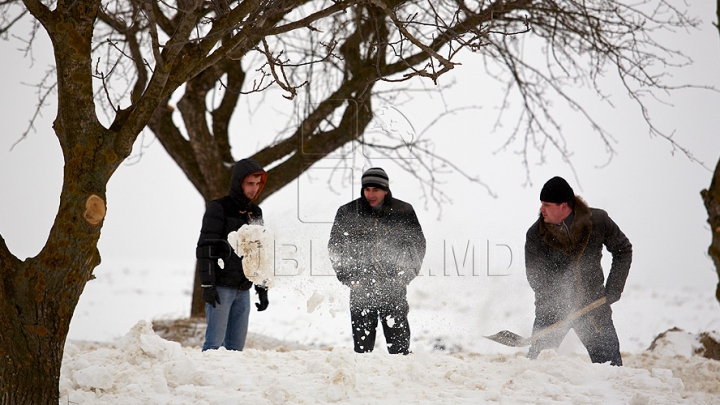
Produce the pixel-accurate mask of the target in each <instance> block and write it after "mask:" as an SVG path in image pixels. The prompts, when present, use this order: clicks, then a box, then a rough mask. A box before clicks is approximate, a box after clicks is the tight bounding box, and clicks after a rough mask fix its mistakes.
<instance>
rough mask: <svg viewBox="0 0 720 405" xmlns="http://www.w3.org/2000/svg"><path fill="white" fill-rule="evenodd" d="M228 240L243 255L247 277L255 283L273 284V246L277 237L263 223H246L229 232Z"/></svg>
mask: <svg viewBox="0 0 720 405" xmlns="http://www.w3.org/2000/svg"><path fill="white" fill-rule="evenodd" d="M228 242H229V243H230V246H232V248H233V250H234V251H235V253H236V254H237V255H238V256H240V257H242V261H243V271H244V272H245V277H247V278H248V280H250V281H252V282H253V283H255V284H259V285H263V286H266V287H272V285H273V270H274V260H273V257H274V255H273V247H274V243H275V239H274V237H273V235H272V234H271V232H267V230H266V229H265V227H263V226H261V225H244V226H242V227H240V229H238V230H237V231H233V232H230V233H229V234H228Z"/></svg>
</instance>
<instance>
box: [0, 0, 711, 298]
mask: <svg viewBox="0 0 720 405" xmlns="http://www.w3.org/2000/svg"><path fill="white" fill-rule="evenodd" d="M698 3H699V2H698ZM692 7H693V11H694V13H695V14H697V15H698V16H700V17H701V18H702V19H703V26H702V29H701V31H699V32H693V33H692V35H685V34H680V33H679V34H678V37H677V41H678V42H677V45H678V47H681V48H682V49H683V50H684V51H685V52H686V53H687V54H688V55H689V56H691V57H692V58H693V59H694V60H695V63H696V64H695V65H694V66H692V67H687V68H684V69H682V70H681V71H678V72H675V73H674V76H675V77H676V78H677V81H678V82H679V83H683V82H684V81H687V80H692V81H694V82H695V83H697V84H703V85H714V86H716V87H718V88H720V77H719V76H720V75H718V74H717V67H718V66H720V39H719V36H718V33H717V30H716V29H715V28H714V27H713V26H712V25H711V22H712V21H714V20H713V18H714V15H715V10H714V9H713V8H712V7H713V6H712V5H709V4H704V5H698V6H695V5H693V6H692ZM703 7H704V8H703ZM19 46H20V45H19V42H18V41H16V40H11V41H9V42H8V41H3V42H2V43H0V51H1V52H2V54H3V55H4V56H5V58H4V60H3V66H2V68H1V69H3V71H4V73H5V74H2V75H0V88H2V89H3V90H4V94H6V95H9V96H6V97H3V98H2V99H0V114H2V118H3V123H4V125H3V133H2V136H0V234H1V235H2V236H3V237H4V238H5V240H6V242H7V243H8V245H9V247H10V249H11V251H12V252H13V253H14V254H15V255H16V256H18V257H19V258H20V259H24V258H26V257H30V256H34V255H36V254H37V253H38V252H39V250H40V249H41V248H42V246H43V245H44V244H45V241H46V239H47V235H48V232H49V229H50V226H51V225H52V222H53V220H54V216H55V214H56V212H57V206H58V199H59V192H60V186H61V181H62V165H63V163H62V155H61V152H60V148H59V145H58V142H57V139H56V137H55V135H54V133H53V132H52V128H51V124H52V119H53V118H54V110H53V108H52V107H51V108H48V109H47V110H45V111H44V114H43V117H42V119H40V120H39V121H37V122H36V131H32V132H30V134H29V136H28V137H27V139H25V140H23V141H21V142H19V143H18V144H17V145H16V146H15V147H14V149H12V151H11V150H10V149H11V147H12V145H13V144H15V143H16V142H17V141H18V140H19V139H20V137H21V134H22V132H23V131H24V130H25V128H26V126H27V123H28V121H29V119H30V118H31V116H32V114H33V112H34V107H35V104H36V97H35V95H34V88H33V87H32V86H27V85H22V84H20V83H35V82H37V81H38V79H39V77H41V76H42V74H43V73H44V71H45V70H46V68H47V65H48V64H49V63H51V62H52V61H51V60H49V59H48V58H49V56H50V52H49V51H42V52H41V51H36V52H35V57H36V63H35V64H34V65H32V64H31V63H30V61H29V60H28V59H23V58H22V53H21V52H18V51H16V49H17V48H18V47H19ZM464 62H465V63H464V65H462V66H459V67H458V68H456V71H455V73H454V74H455V76H454V77H455V78H456V80H457V81H458V82H459V83H460V85H457V86H455V87H454V88H453V89H452V90H449V91H446V92H445V93H444V94H443V97H442V98H441V97H439V96H438V95H437V94H430V95H425V96H423V95H416V99H415V100H414V101H413V102H412V103H409V104H404V105H402V106H400V107H399V109H400V110H401V111H402V112H403V113H404V114H405V115H406V116H407V117H408V119H409V120H410V121H411V122H412V123H413V125H414V127H415V128H416V129H420V128H424V126H425V125H426V123H427V119H428V117H429V116H434V114H435V113H436V112H437V111H438V110H439V109H441V108H442V101H443V100H444V102H445V103H446V104H447V105H448V106H449V108H453V107H462V106H466V105H469V104H477V105H481V106H482V107H483V109H481V110H479V111H478V110H469V111H465V112H462V113H458V114H456V115H454V116H452V117H448V118H446V119H443V120H441V121H440V122H439V123H438V124H437V125H435V126H434V127H433V128H432V129H431V130H430V131H429V134H430V135H431V137H432V139H433V141H434V142H435V143H436V146H437V151H438V152H440V153H441V154H444V155H446V156H449V157H451V158H452V160H453V162H454V163H455V164H457V165H458V166H460V167H462V168H463V169H464V170H465V171H466V172H468V173H470V174H473V175H478V176H479V177H480V178H481V179H482V180H483V181H484V182H485V183H487V184H488V185H489V186H490V187H491V188H492V190H493V191H494V192H495V193H497V195H498V197H497V198H492V197H490V196H489V195H488V193H487V192H486V191H485V190H484V189H483V188H482V187H479V186H477V185H473V184H470V183H469V182H468V181H467V180H464V179H463V178H461V177H460V176H458V175H456V174H441V175H440V179H441V181H442V183H443V184H442V185H441V187H442V188H443V190H444V191H445V192H446V193H448V194H449V195H450V196H451V198H452V199H453V203H452V204H446V205H443V207H442V213H440V212H439V211H438V209H437V207H436V206H435V205H433V204H432V203H431V204H428V205H427V207H425V205H424V204H423V202H422V201H421V193H420V192H419V191H418V186H417V183H416V182H415V180H413V179H412V178H410V177H409V176H407V175H405V174H403V173H401V171H400V170H399V169H398V168H397V167H394V166H393V165H392V163H391V162H387V161H381V160H376V161H374V162H373V163H374V164H375V165H379V166H383V167H385V168H386V170H387V171H388V172H389V175H390V179H391V188H392V189H393V192H394V194H395V196H396V197H398V198H400V199H403V200H406V201H408V202H410V203H412V204H413V205H414V206H415V207H416V211H417V212H418V216H419V217H420V221H421V223H422V225H423V227H424V229H425V233H426V236H427V238H428V241H429V246H428V249H429V250H428V258H427V259H426V263H425V267H426V269H425V271H426V272H427V273H431V272H436V273H437V272H438V271H441V270H438V269H440V267H442V266H443V263H444V262H443V252H446V250H445V247H446V246H447V243H448V241H450V243H451V244H454V245H456V246H459V245H460V244H461V242H460V241H463V240H467V239H473V240H475V241H485V240H491V241H494V242H502V243H507V244H508V245H510V246H511V247H512V248H513V251H514V252H517V253H518V254H521V253H522V246H523V243H524V234H525V231H526V229H527V228H528V227H529V226H530V225H531V224H532V222H533V221H534V220H535V219H536V216H537V209H538V206H539V201H538V195H539V192H540V188H541V187H542V184H543V183H544V182H545V181H546V180H547V179H548V178H550V177H552V176H554V175H561V176H563V177H565V178H566V179H567V180H568V181H569V182H570V184H571V185H572V186H573V187H574V188H575V191H576V193H577V194H579V195H581V196H583V197H584V198H585V199H586V200H587V201H588V203H589V204H590V205H591V206H594V207H599V208H604V209H606V210H607V211H608V212H609V214H610V216H611V217H612V218H613V219H614V220H615V221H616V222H617V223H618V224H619V226H620V227H621V229H622V230H623V231H624V232H625V233H626V234H627V235H628V237H629V238H630V240H631V242H632V243H633V245H634V248H635V257H634V262H633V267H632V269H631V275H630V278H629V280H628V282H629V283H632V284H652V285H657V286H662V287H667V288H675V287H677V286H683V285H692V286H698V285H701V286H706V287H707V291H708V293H712V291H713V290H714V284H715V283H716V281H717V278H716V276H715V274H714V268H713V266H712V262H711V261H710V260H709V259H708V258H707V255H706V253H705V252H706V250H707V246H708V244H709V242H710V231H709V229H708V225H707V223H706V218H707V215H706V213H705V209H704V206H703V204H702V200H701V198H700V194H699V193H700V190H701V189H703V188H706V187H708V186H709V184H710V179H711V176H712V172H711V170H707V169H705V168H703V167H701V166H700V165H698V164H697V163H692V162H690V161H688V159H687V158H685V157H684V156H682V155H678V154H676V155H675V156H673V155H672V153H671V152H672V149H671V147H670V146H669V144H668V143H667V142H666V141H663V140H661V139H657V138H654V139H653V138H650V137H649V136H648V135H647V133H648V132H647V128H646V127H645V126H644V123H643V122H642V120H641V119H640V116H639V110H638V108H637V107H636V106H635V105H634V104H633V103H632V102H630V101H628V100H627V99H626V97H625V95H624V93H623V91H622V90H621V89H619V88H617V87H615V88H614V89H613V90H610V93H612V96H613V102H614V104H615V108H614V109H612V108H609V107H608V106H606V105H603V104H599V103H597V102H596V100H595V96H594V95H593V94H592V93H590V92H587V91H586V92H585V93H584V94H586V97H587V98H588V102H589V103H591V105H592V107H591V112H593V113H597V116H596V118H597V119H598V121H599V122H600V123H601V124H602V125H604V126H606V128H607V129H608V130H609V131H610V132H611V133H612V134H613V135H614V136H615V139H616V140H617V144H616V145H614V146H615V149H616V151H617V152H618V155H617V156H616V157H615V158H614V159H613V160H612V162H611V163H610V164H609V165H608V166H607V167H603V168H599V166H601V165H603V163H605V161H606V160H607V156H606V155H605V154H604V153H603V150H602V146H601V144H600V143H599V142H598V141H597V139H596V138H595V137H594V135H592V134H591V133H590V130H589V129H588V127H587V126H586V125H584V124H583V123H582V122H580V120H579V119H578V118H577V117H573V116H572V115H571V114H567V117H565V116H563V125H564V128H566V129H567V139H568V142H569V144H570V149H571V150H573V151H574V152H575V155H574V156H573V158H572V162H573V164H574V166H575V169H576V171H577V174H578V179H579V181H580V183H578V181H577V180H576V179H575V177H574V175H573V173H572V172H571V170H570V168H569V167H568V166H567V165H566V164H565V163H564V162H562V160H561V159H560V158H559V157H558V156H552V155H551V156H550V159H549V160H548V162H547V163H545V164H544V165H534V163H537V162H533V166H532V167H531V173H530V175H531V179H532V185H531V186H525V185H524V183H525V173H524V171H523V169H522V167H521V166H520V163H521V160H520V158H519V157H518V156H517V155H516V154H515V153H514V151H515V150H516V149H517V147H518V145H513V146H511V147H510V148H509V149H508V150H506V151H500V152H498V153H493V152H495V151H496V150H497V149H498V148H499V147H500V146H501V145H502V144H503V143H504V142H505V140H506V138H507V135H508V131H509V130H510V128H511V127H512V125H511V123H510V122H507V123H506V125H505V126H504V127H502V128H500V129H498V130H497V131H495V132H492V131H491V129H492V123H493V117H494V112H495V111H494V110H495V108H496V107H497V104H498V103H499V100H497V99H496V97H494V93H492V92H489V91H488V89H489V88H490V86H491V82H490V81H489V80H488V79H487V78H486V77H484V76H482V75H481V74H480V73H479V72H480V68H479V66H476V65H474V64H473V63H472V61H471V60H467V61H464ZM28 68H29V69H28ZM449 79H450V77H448V78H447V80H448V81H449ZM613 79H614V78H613ZM446 83H447V82H446ZM425 85H426V86H430V84H425ZM666 100H668V99H666ZM266 102H267V103H269V105H268V107H267V108H265V109H263V110H258V111H256V112H255V113H254V115H253V117H252V119H251V120H248V119H244V118H243V117H239V118H238V120H237V122H236V123H235V126H234V127H233V128H232V130H233V131H234V132H235V133H236V134H237V135H236V136H237V139H238V141H237V142H235V143H234V149H233V153H234V156H235V157H236V158H237V159H241V158H243V157H246V156H249V155H251V154H252V153H254V152H255V151H256V150H257V149H258V148H259V146H260V145H261V144H260V143H259V140H258V139H259V137H264V139H269V138H271V137H274V135H275V133H276V132H275V131H277V130H279V129H280V128H281V126H280V124H281V123H279V121H280V120H277V119H276V117H277V114H278V112H277V111H278V110H282V109H283V108H286V107H285V106H286V105H287V103H288V101H286V100H285V99H283V98H281V97H279V95H277V94H270V95H268V96H267V98H266ZM669 102H671V103H672V105H660V104H657V103H656V104H654V105H653V107H654V108H653V110H652V111H651V113H652V114H653V117H654V119H655V120H656V121H655V122H656V124H657V125H658V126H660V127H661V128H663V129H664V130H666V131H667V132H668V133H671V132H673V131H675V135H674V136H675V139H676V140H677V141H678V142H679V143H680V144H682V145H684V146H686V147H687V148H688V149H689V150H691V151H692V153H693V154H694V155H695V156H696V157H697V158H698V159H699V160H700V161H702V162H704V163H705V164H706V166H707V167H709V168H710V169H712V168H714V166H715V164H716V162H717V161H718V157H719V156H720V136H718V133H717V132H718V129H717V128H720V118H719V117H720V114H718V111H720V94H718V93H713V92H710V91H701V90H684V91H682V92H678V93H675V94H673V95H672V98H671V99H669ZM270 105H272V107H271V106H270ZM248 110H249V107H248V106H247V105H246V104H243V106H242V107H241V108H240V109H239V110H238V111H240V112H241V114H245V112H246V111H248ZM263 117H265V118H263ZM242 134H252V136H249V135H242ZM241 136H245V137H244V138H242V140H240V139H241ZM141 144H143V145H144V146H145V147H144V148H140V147H139V146H140V145H141ZM140 150H142V152H143V156H142V158H141V159H139V161H137V159H136V162H135V163H134V164H124V165H123V166H121V167H120V168H119V169H118V171H117V172H116V174H115V175H114V177H113V178H112V179H111V181H110V183H109V184H108V192H107V196H108V202H107V204H108V215H107V217H106V220H105V224H104V226H103V230H102V236H101V239H100V243H99V249H100V252H101V255H102V257H103V263H102V264H101V267H100V269H105V270H106V271H120V270H122V269H125V268H129V267H134V268H138V267H142V268H145V269H149V270H152V269H153V268H154V267H155V266H156V265H157V264H158V263H163V264H165V265H167V264H172V265H176V266H178V267H181V268H189V267H191V266H193V264H194V246H195V242H196V240H197V235H198V231H199V227H200V220H201V217H202V214H203V211H204V207H203V202H202V198H201V197H200V195H199V194H198V193H197V192H196V191H195V190H194V188H193V187H192V185H191V184H190V183H189V182H188V181H187V179H186V178H185V176H184V175H183V173H182V172H181V171H180V169H179V168H178V167H177V166H176V165H175V164H174V163H173V162H172V160H171V159H170V158H169V157H168V156H167V154H166V153H165V151H164V150H163V149H162V147H161V145H160V144H159V143H158V142H157V141H154V140H153V138H152V135H150V134H149V133H148V134H147V135H146V136H145V137H144V138H143V137H142V136H141V137H140V138H139V139H138V144H137V145H136V152H138V151H140ZM356 156H358V157H361V151H357V152H356ZM532 158H533V159H537V156H533V157H532ZM326 163H327V164H325V163H321V164H319V165H317V166H318V168H317V169H316V171H313V172H312V173H311V176H304V177H303V178H301V180H300V181H299V182H295V183H292V184H290V185H289V186H287V187H286V188H285V189H283V190H282V191H281V192H279V193H277V194H276V195H274V196H273V197H271V198H270V199H268V200H267V201H266V202H265V203H264V204H263V209H264V210H265V216H266V222H267V225H268V226H269V227H272V228H274V231H275V232H276V233H277V234H278V235H280V237H281V238H284V239H283V243H286V242H287V243H290V242H292V243H298V244H301V245H302V244H309V243H310V242H309V241H310V240H313V241H314V242H313V243H315V245H314V246H318V245H317V244H318V243H319V244H320V246H321V247H323V246H324V245H323V243H326V240H327V239H326V238H327V235H328V233H329V229H330V224H328V223H327V221H331V220H332V218H333V216H334V213H335V209H336V208H337V206H339V205H340V204H342V203H344V202H347V201H349V200H350V199H352V198H355V197H356V196H357V188H358V187H357V186H353V187H350V188H342V185H341V184H336V186H337V187H339V194H333V193H330V192H327V191H326V189H327V187H326V186H325V184H324V181H326V180H325V177H323V174H324V173H326V172H327V171H328V169H327V168H329V167H332V165H333V164H334V162H326ZM358 170H359V169H358ZM355 174H356V179H357V178H358V177H359V172H358V173H355ZM438 217H439V219H438ZM298 218H301V219H304V220H307V219H308V218H309V219H310V220H311V221H324V222H325V223H307V222H303V221H301V220H299V219H298ZM290 230H292V231H290ZM463 246H464V245H463ZM478 246H480V245H478ZM513 258H514V259H517V260H516V261H515V262H514V265H513V266H512V267H511V269H510V271H512V272H522V271H523V269H522V265H521V256H517V255H514V256H513ZM314 266H318V267H319V268H320V270H319V271H326V270H327V263H319V264H318V263H315V264H314ZM100 269H99V270H100ZM190 281H191V280H188V282H190Z"/></svg>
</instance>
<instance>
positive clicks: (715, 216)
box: [700, 161, 720, 302]
mask: <svg viewBox="0 0 720 405" xmlns="http://www.w3.org/2000/svg"><path fill="white" fill-rule="evenodd" d="M700 195H701V196H702V199H703V202H704V203H705V209H706V210H707V213H708V220H707V221H708V224H710V232H711V233H712V241H711V242H710V247H709V248H708V255H710V258H711V259H712V261H713V263H714V264H715V270H716V271H717V273H718V280H719V281H718V285H717V288H716V289H715V298H716V299H717V300H718V302H720V161H718V164H717V166H715V172H714V173H713V178H712V181H711V182H710V188H708V189H705V190H702V191H701V192H700Z"/></svg>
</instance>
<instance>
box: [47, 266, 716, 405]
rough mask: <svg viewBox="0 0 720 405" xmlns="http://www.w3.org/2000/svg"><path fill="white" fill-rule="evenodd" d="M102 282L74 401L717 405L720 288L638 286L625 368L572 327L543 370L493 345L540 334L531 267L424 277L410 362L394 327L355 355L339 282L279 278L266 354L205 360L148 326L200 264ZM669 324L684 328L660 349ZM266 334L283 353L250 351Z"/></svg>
mask: <svg viewBox="0 0 720 405" xmlns="http://www.w3.org/2000/svg"><path fill="white" fill-rule="evenodd" d="M97 277H98V278H97V279H96V280H94V281H91V282H90V283H88V286H87V287H86V290H85V292H84V293H83V295H82V297H81V300H80V304H79V306H78V310H77V311H76V314H75V317H74V318H73V323H72V325H71V333H70V341H69V343H68V344H67V346H66V350H65V357H64V360H63V368H62V375H61V381H60V389H61V392H60V394H61V398H62V399H61V404H139V403H143V404H228V405H229V404H240V403H252V404H319V403H342V404H398V403H403V404H440V403H443V404H463V403H467V404H485V403H489V404H494V403H497V404H631V405H641V404H718V403H720V362H718V361H715V360H709V359H705V358H703V357H700V356H697V355H693V352H694V350H695V349H696V348H697V345H698V344H697V338H696V335H697V334H699V333H700V332H710V331H720V305H718V303H717V302H715V301H714V300H713V286H712V285H707V288H704V287H703V288H698V289H692V288H684V289H680V290H673V291H662V290H658V289H644V288H641V287H637V286H633V285H630V286H629V287H628V288H627V289H626V291H625V293H624V294H623V297H622V299H621V301H620V302H618V303H616V304H615V305H614V306H613V310H614V312H615V315H614V319H615V323H616V327H617V329H618V334H619V337H620V341H621V349H622V351H623V359H624V362H625V367H621V368H617V367H611V366H609V365H597V364H591V363H590V361H589V358H588V356H587V354H586V353H585V351H584V349H583V347H582V345H581V344H580V342H579V340H578V339H577V337H576V336H575V335H574V334H573V333H572V332H571V333H570V334H569V335H568V337H567V338H566V339H565V341H564V342H563V344H562V346H561V348H560V350H559V351H558V352H557V353H555V352H545V353H543V354H542V355H541V357H540V359H538V360H537V361H529V360H527V359H526V358H525V357H524V354H525V350H526V349H516V348H508V347H505V346H501V345H499V344H498V343H494V342H491V341H489V340H487V339H484V338H483V335H489V334H492V333H495V332H497V331H499V330H502V329H508V330H511V331H513V332H516V333H519V334H521V335H523V336H528V335H529V333H530V328H531V325H532V316H533V306H532V293H531V291H530V288H529V286H528V285H527V282H526V281H525V280H524V277H523V275H522V274H521V273H518V272H515V273H513V274H510V275H507V276H504V277H488V276H469V277H468V276H465V277H458V276H455V277H441V276H431V275H429V274H421V276H420V277H418V278H417V279H416V280H415V281H414V282H413V283H412V284H411V287H410V290H409V301H410V307H411V312H410V324H411V329H412V334H413V338H412V345H411V349H412V350H413V354H411V355H410V356H390V355H388V354H387V352H386V350H385V348H384V344H383V343H384V340H383V337H382V333H381V332H380V333H379V334H378V342H377V344H376V349H375V352H373V353H371V354H364V355H356V354H355V353H354V352H353V351H352V342H351V339H350V330H349V311H348V309H347V296H348V293H347V289H346V288H345V287H343V286H341V285H340V283H339V282H337V281H336V280H335V279H334V278H333V277H329V276H316V275H310V274H304V273H303V274H300V275H295V276H287V277H278V278H277V279H276V280H275V281H276V286H275V287H274V288H273V289H272V290H271V292H270V307H269V308H268V310H267V311H265V312H262V313H258V312H255V311H254V312H253V313H252V314H251V320H250V333H251V338H250V341H251V342H250V345H251V346H252V347H264V349H253V348H246V350H245V351H243V352H228V351H225V350H223V349H221V350H219V351H214V352H206V353H202V352H201V351H200V349H199V348H198V347H188V346H184V347H183V346H181V345H180V344H179V343H176V342H171V341H167V340H164V339H162V338H161V337H159V336H158V335H156V334H155V333H154V332H153V329H152V326H151V324H150V323H149V322H148V321H152V320H159V319H175V318H180V317H182V316H185V314H186V312H187V310H186V308H188V307H189V293H190V290H189V284H190V281H191V277H192V271H191V270H187V269H184V270H180V269H175V270H173V269H171V268H163V267H160V266H152V267H148V268H140V269H125V270H121V271H117V270H115V271H110V270H107V269H105V270H103V268H102V267H101V268H99V270H98V272H97ZM183 286H185V287H183ZM130 314H132V315H130ZM138 314H140V315H138ZM672 327H679V328H681V329H683V330H684V331H685V332H676V333H670V334H668V336H667V338H666V339H665V340H664V341H663V342H661V343H658V344H656V346H657V347H656V349H655V350H654V351H648V350H647V349H648V347H649V346H650V344H651V343H652V341H653V339H654V338H655V337H656V336H657V335H658V334H660V333H662V332H664V331H666V330H668V329H670V328H672ZM123 335H124V336H123ZM80 336H82V337H83V338H84V340H82V341H81V340H78V339H77V337H80ZM74 337H75V338H74ZM88 337H91V340H94V341H92V342H90V341H88V340H87V339H88ZM718 337H720V336H718V335H717V334H716V338H718ZM263 340H265V341H266V343H267V342H269V343H271V346H270V347H268V345H267V344H265V345H263V344H257V343H256V344H255V345H253V342H259V343H262V341H263ZM272 345H275V347H272Z"/></svg>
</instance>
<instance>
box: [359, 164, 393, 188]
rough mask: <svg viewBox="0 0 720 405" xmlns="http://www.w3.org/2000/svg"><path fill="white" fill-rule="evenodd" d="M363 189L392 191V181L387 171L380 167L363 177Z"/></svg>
mask: <svg viewBox="0 0 720 405" xmlns="http://www.w3.org/2000/svg"><path fill="white" fill-rule="evenodd" d="M362 187H363V188H365V187H375V188H379V189H381V190H385V191H390V181H389V179H388V175H387V173H385V170H383V169H381V168H379V167H371V168H370V169H367V170H366V171H365V173H363V175H362Z"/></svg>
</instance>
